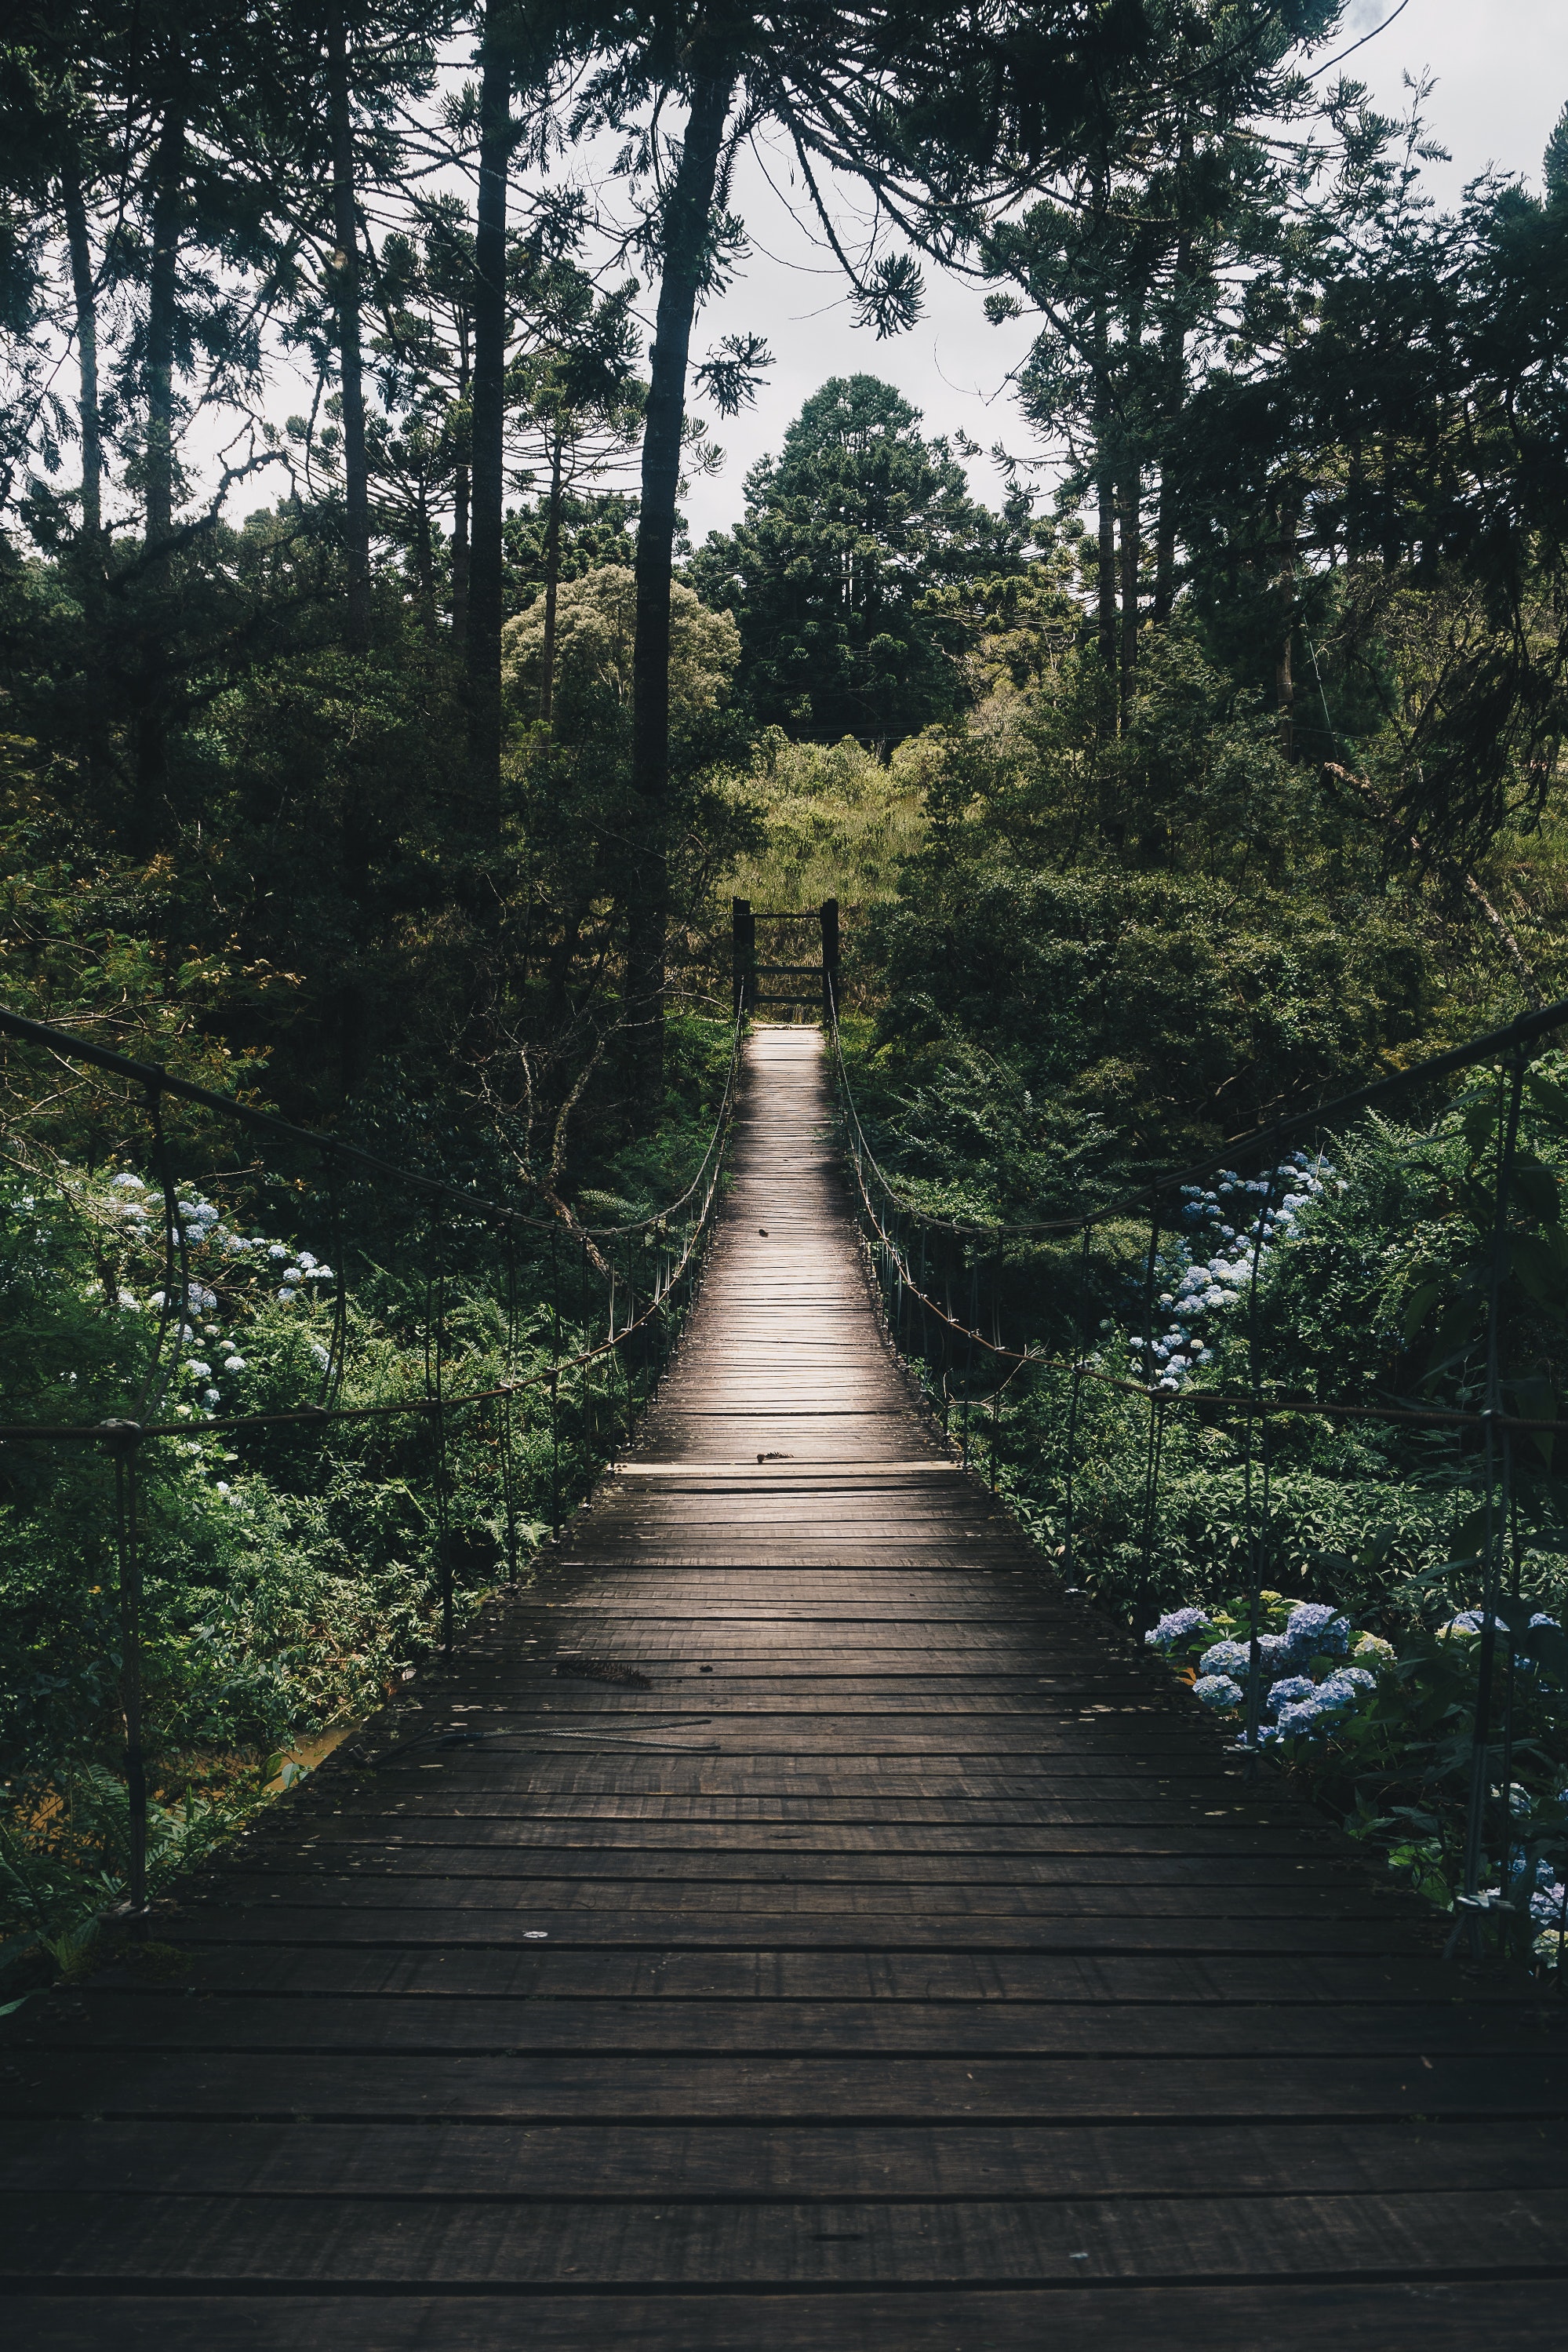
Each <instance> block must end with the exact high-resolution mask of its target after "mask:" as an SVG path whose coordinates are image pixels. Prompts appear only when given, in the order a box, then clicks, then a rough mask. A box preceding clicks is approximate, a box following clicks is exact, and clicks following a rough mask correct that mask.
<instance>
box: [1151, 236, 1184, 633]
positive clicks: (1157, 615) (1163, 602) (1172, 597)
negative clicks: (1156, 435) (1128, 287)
mask: <svg viewBox="0 0 1568 2352" xmlns="http://www.w3.org/2000/svg"><path fill="white" fill-rule="evenodd" d="M1191 268H1192V237H1191V236H1190V234H1189V232H1188V231H1187V230H1186V229H1183V231H1182V233H1181V236H1179V237H1178V238H1177V240H1176V269H1175V272H1174V276H1173V281H1172V288H1171V311H1170V316H1169V318H1168V319H1167V320H1166V331H1165V334H1164V336H1163V338H1162V341H1163V343H1164V351H1163V352H1162V354H1161V368H1160V373H1161V375H1162V377H1163V379H1164V384H1165V412H1166V413H1165V418H1164V422H1165V425H1166V436H1167V440H1168V436H1169V432H1170V428H1171V427H1172V425H1175V424H1176V420H1177V418H1178V417H1179V416H1180V415H1181V413H1182V409H1183V407H1184V406H1185V405H1186V324H1187V322H1186V312H1185V310H1184V309H1183V295H1184V289H1185V288H1186V281H1187V277H1188V273H1189V272H1190V270H1191ZM1175 603H1176V497H1175V493H1174V492H1173V490H1172V488H1171V482H1170V475H1169V471H1168V469H1167V467H1166V460H1165V456H1164V454H1163V453H1162V455H1161V458H1160V504H1159V513H1158V518H1157V520H1156V521H1155V601H1154V621H1155V627H1156V628H1158V629H1163V628H1164V626H1165V625H1166V622H1167V621H1168V620H1169V619H1170V616H1171V610H1172V607H1173V606H1174V604H1175Z"/></svg>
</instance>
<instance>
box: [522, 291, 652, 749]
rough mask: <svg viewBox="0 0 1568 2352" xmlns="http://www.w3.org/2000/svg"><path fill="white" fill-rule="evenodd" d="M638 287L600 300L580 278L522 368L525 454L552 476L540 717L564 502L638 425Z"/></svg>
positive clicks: (544, 710) (627, 444)
mask: <svg viewBox="0 0 1568 2352" xmlns="http://www.w3.org/2000/svg"><path fill="white" fill-rule="evenodd" d="M636 291H637V281H636V279H635V278H632V279H629V280H628V281H627V283H626V284H625V285H624V286H622V287H620V288H618V289H615V290H614V291H613V292H612V293H611V294H608V295H605V296H602V297H600V298H598V299H595V297H594V293H593V289H592V286H591V281H590V280H589V279H588V278H586V277H584V278H582V279H581V283H580V299H579V300H578V301H577V302H576V303H574V304H570V305H569V304H568V303H561V304H559V305H558V308H557V314H556V316H555V317H554V318H552V320H551V333H550V336H549V340H548V341H545V342H543V343H542V344H541V346H540V348H538V350H537V351H535V352H531V353H530V354H529V355H528V358H527V359H526V360H525V361H524V362H523V363H522V365H521V366H520V367H519V368H518V370H517V372H516V376H517V382H516V391H515V395H514V396H515V402H516V408H517V415H518V418H519V422H520V424H521V426H522V435H521V437H522V443H523V454H524V455H525V456H528V455H536V456H537V459H538V462H539V464H540V466H541V467H542V470H543V473H544V477H545V482H546V488H545V490H544V493H543V497H542V499H541V505H542V508H543V511H544V523H545V529H544V546H543V557H544V563H543V572H544V579H543V587H544V599H543V615H542V619H543V627H544V639H543V646H542V650H541V655H540V667H539V717H540V718H541V719H549V716H550V711H551V708H552V705H553V701H554V694H555V615H556V598H557V594H558V592H559V583H560V576H561V533H562V529H563V525H564V523H565V520H566V515H567V509H568V505H569V502H570V501H573V500H578V501H580V497H581V492H582V490H583V488H585V487H587V486H589V485H591V484H594V483H597V482H600V481H601V480H602V479H603V478H604V476H605V474H606V473H607V472H609V471H610V470H611V469H612V467H614V466H615V465H616V464H617V463H618V462H623V461H624V458H625V457H626V454H627V452H628V451H629V450H631V449H632V448H634V447H635V446H636V444H637V438H638V435H639V432H640V430H641V427H642V422H643V389H642V386H641V385H639V384H637V383H635V382H634V379H633V377H632V353H633V350H634V347H635V332H636V331H635V329H634V327H633V325H632V319H631V315H630V311H631V304H632V299H633V298H634V296H635V294H636ZM526 478H528V479H531V478H532V476H531V475H530V476H528V477H526Z"/></svg>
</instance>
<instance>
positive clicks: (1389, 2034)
mask: <svg viewBox="0 0 1568 2352" xmlns="http://www.w3.org/2000/svg"><path fill="white" fill-rule="evenodd" d="M1549 2017H1550V2012H1547V2013H1546V2016H1545V2018H1544V2019H1543V2014H1542V2011H1539V2010H1534V2009H1527V2008H1525V2007H1524V2006H1523V2005H1522V2004H1520V2005H1518V2006H1511V2007H1499V2006H1497V2005H1495V2004H1494V2005H1491V2006H1485V2005H1471V2004H1468V2003H1465V2002H1460V2001H1454V2002H1449V2003H1434V2002H1426V2003H1423V2002H1419V2001H1416V2000H1406V2002H1404V2003H1403V2004H1402V2005H1401V2006H1400V2008H1399V2009H1398V2010H1397V2011H1396V2012H1395V2013H1394V2014H1393V2015H1392V2016H1390V2014H1389V2011H1388V2010H1387V2008H1386V2006H1385V2005H1380V2004H1377V2003H1374V2002H1341V2003H1336V2004H1333V2005H1332V2006H1331V2005H1330V2004H1328V2003H1326V2002H1318V2003H1315V2004H1313V2003H1308V2004H1295V2003H1289V2004H1286V2003H1281V2002H1279V2001H1277V2000H1275V2001H1262V2000H1260V2001H1256V2002H1253V2003H1252V2004H1250V2005H1249V2007H1247V2008H1246V2009H1237V2008H1236V2007H1234V2006H1233V2005H1232V2004H1231V2003H1230V2002H1229V2001H1227V2000H1209V2001H1208V2002H1207V2003H1201V2004H1200V2003H1198V2002H1197V2001H1192V2002H1186V2003H1177V2002H1176V2001H1172V2000H1167V2001H1164V2002H1159V2003H1154V2004H1149V2005H1144V2004H1140V2003H1136V2002H1133V2001H1121V2002H1113V2001H1111V2000H1081V2001H1063V2002H1054V2003H1052V2002H1046V2001H1024V2000H1017V1999H1014V2000H1006V2001H1001V2000H993V2001H986V2000H971V2001H963V2000H952V1999H949V2000H944V2001H940V2002H934V2001H929V2000H916V1999H905V2000H890V1999H888V1998H886V1997H884V1996H880V1995H879V1996H874V1997H871V1998H867V1999H862V2000H855V1999H853V1998H852V1997H851V1996H849V1995H839V1996H837V1997H834V1998H830V1999H818V2000H810V1999H802V1998H799V1997H797V1998H793V1999H789V1998H775V1999H772V2000H761V1999H758V1998H757V1997H756V1996H755V1995H753V1996H752V1997H750V1998H747V1999H738V2000H737V1999H735V1998H729V1999H718V2000H716V1999H713V1998H711V1997H710V1998H706V1999H705V1998H703V1997H702V1996H701V1995H693V1996H689V1997H687V1998H686V1999H685V2000H671V1999H670V1998H669V1997H668V1995H667V1994H666V1995H664V1996H662V1997H660V1998H657V1999H648V1998H641V1999H638V1998H635V1997H633V1998H632V1999H626V1998H617V1997H615V1996H614V1995H601V1996H600V1997H598V1998H596V1999H592V2000H586V1999H584V1998H582V1997H581V1996H576V1997H574V1996H573V1995H572V1994H570V1993H569V1992H567V1991H565V1990H560V1991H558V1992H554V1993H551V1994H549V1995H546V1994H545V1993H544V1992H543V1991H542V1990H540V1991H536V1992H535V1993H534V1994H533V1996H532V1997H531V1998H528V1999H526V2000H518V1999H517V1998H515V1997H514V1998H507V1997H504V1996H501V1997H497V1996H492V1997H490V1998H488V1999H486V1997H484V1996H482V1995H481V1996H476V1997H474V1998H471V1999H468V2000H454V1999H452V1998H451V1997H450V1995H447V1996H440V1995H435V1994H429V1995H425V1996H424V1997H423V1998H421V1997H419V1996H417V1995H413V1994H411V1993H409V1992H406V1991H399V1992H398V1993H395V1994H383V1995H381V1996H379V1997H377V1996H361V1997H359V1998H357V1999H345V1998H341V1997H339V1998H336V1999H334V1998H331V1997H321V1998H318V1999H315V2000H310V2001H308V2002H302V2001H298V2000H283V1999H272V2000H267V1999H260V2000H257V1999H245V1998H235V1997H229V1998H224V1997H221V1996H216V1995H214V1994H213V1993H212V1992H211V1991H208V1992H207V1994H206V1996H205V1998H204V1999H202V2000H188V1999H182V1998H165V1999H162V2000H149V1999H147V1998H145V1997H143V1996H141V1995H138V1994H136V1993H135V1992H132V1991H129V1990H128V1991H123V1992H118V1993H117V1992H114V1991H108V1990H106V1991H99V1990H95V1991H93V1992H91V1993H89V1994H88V1995H86V1996H84V1998H83V2000H82V2001H81V2003H80V2004H79V2006H78V2005H73V2006H71V2007H68V2008H67V2007H64V2006H63V2005H56V2007H55V2008H54V2009H53V2010H51V2011H42V2012H40V2013H39V2014H38V2015H37V2016H36V2017H35V2018H34V2020H33V2021H32V2028H33V2030H32V2032H31V2034H30V2035H29V2037H28V2044H27V2046H29V2047H30V2048H32V2049H33V2050H35V2051H38V2052H43V2051H47V2050H49V2049H57V2050H61V2051H64V2052H70V2051H73V2050H76V2051H88V2050H91V2051H119V2052H121V2053H130V2054H131V2055H133V2056H137V2057H141V2056H145V2055H147V2054H149V2053H153V2052H172V2051H180V2052H192V2051H225V2052H256V2051H281V2050H287V2051H292V2052H305V2051H315V2050H329V2051H336V2052H340V2053H355V2054H357V2055H361V2056H371V2055H375V2056H379V2055H383V2054H388V2053H400V2052H401V2053H421V2054H423V2055H439V2054H440V2053H443V2052H446V2051H452V2052H461V2053H466V2054H468V2055H469V2056H487V2057H521V2056H526V2055H528V2054H530V2053H535V2052H540V2051H563V2050H566V2051H570V2050H577V2049H592V2050H593V2051H595V2052H596V2053H598V2054H599V2055H600V2056H601V2057H603V2056H607V2055H610V2054H611V2053H614V2052H618V2051H623V2052H629V2053H645V2052H660V2053H664V2052H676V2051H679V2052H689V2053H697V2054H699V2055H700V2054H702V2053H716V2052H721V2051H732V2050H740V2051H747V2052H749V2053H753V2054H757V2053H768V2054H769V2055H773V2056H778V2055H780V2054H790V2055H814V2054H819V2053H824V2052H839V2053H845V2054H848V2055H852V2056H860V2057H870V2056H873V2055H888V2054H892V2053H898V2054H904V2055H907V2054H914V2055H925V2056H928V2057H941V2056H946V2057H960V2056H963V2057H983V2058H1013V2057H1017V2058H1032V2057H1040V2056H1046V2055H1050V2056H1058V2055H1071V2056H1074V2057H1086V2056H1087V2057H1092V2056H1103V2057H1106V2058H1108V2059H1112V2060H1114V2061H1116V2062H1117V2063H1121V2062H1123V2061H1125V2060H1127V2059H1130V2058H1134V2057H1136V2058H1145V2057H1158V2058H1160V2059H1172V2060H1174V2059H1181V2058H1190V2057H1195V2056H1201V2057H1215V2056H1222V2057H1224V2058H1225V2059H1226V2060H1227V2061H1228V2063H1242V2062H1244V2061H1247V2060H1249V2059H1250V2058H1252V2057H1255V2056H1257V2055H1260V2054H1262V2055H1273V2056H1284V2055H1287V2054H1290V2055H1293V2056H1301V2055H1306V2056H1312V2057H1317V2058H1322V2059H1323V2060H1325V2061H1336V2060H1340V2059H1349V2058H1356V2057H1361V2056H1366V2055H1376V2056H1382V2057H1392V2056H1395V2055H1398V2056H1400V2057H1415V2058H1417V2059H1421V2058H1426V2057H1437V2056H1442V2055H1448V2056H1454V2055H1463V2056H1478V2055H1483V2054H1485V2053H1488V2052H1496V2053H1506V2054H1509V2055H1515V2056H1518V2055H1522V2056H1525V2057H1528V2058H1529V2059H1530V2061H1531V2063H1532V2064H1533V2065H1535V2066H1537V2067H1539V2068H1541V2069H1542V2072H1543V2074H1551V2076H1552V2081H1553V2095H1554V2096H1556V2097H1557V2098H1558V2099H1560V2100H1561V2102H1562V2105H1563V2109H1564V2112H1568V2063H1565V2062H1568V2050H1565V2048H1564V2039H1565V2037H1564V2035H1563V2032H1562V2031H1561V2030H1559V2031H1558V2032H1555V2033H1554V2032H1552V2030H1551V2026H1550V2023H1549V2022H1548V2021H1547V2020H1548V2019H1549Z"/></svg>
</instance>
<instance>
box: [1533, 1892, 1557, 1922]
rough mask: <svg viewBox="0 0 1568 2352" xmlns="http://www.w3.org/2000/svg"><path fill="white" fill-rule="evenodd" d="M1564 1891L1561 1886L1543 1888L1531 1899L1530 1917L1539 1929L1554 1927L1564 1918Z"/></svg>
mask: <svg viewBox="0 0 1568 2352" xmlns="http://www.w3.org/2000/svg"><path fill="white" fill-rule="evenodd" d="M1530 1916H1531V1919H1532V1920H1533V1921H1534V1922H1535V1925H1536V1926H1537V1927H1555V1926H1556V1924H1557V1922H1558V1920H1559V1919H1561V1917H1562V1916H1563V1887H1562V1885H1560V1884H1558V1885H1551V1886H1542V1887H1541V1888H1540V1889H1539V1890H1538V1891H1537V1892H1536V1893H1535V1894H1534V1895H1531V1898H1530Z"/></svg>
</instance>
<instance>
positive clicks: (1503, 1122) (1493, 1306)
mask: <svg viewBox="0 0 1568 2352" xmlns="http://www.w3.org/2000/svg"><path fill="white" fill-rule="evenodd" d="M1499 1076H1501V1073H1499ZM1523 1090H1524V1056H1523V1055H1522V1054H1520V1055H1516V1056H1515V1058H1514V1065H1513V1072H1512V1076H1511V1081H1510V1084H1509V1089H1508V1097H1507V1107H1506V1109H1505V1108H1504V1106H1503V1104H1502V1102H1501V1101H1500V1102H1499V1105H1498V1109H1499V1113H1500V1116H1499V1119H1498V1154H1497V1193H1496V1199H1495V1205H1494V1207H1493V1212H1492V1251H1491V1277H1490V1286H1489V1290H1488V1297H1487V1385H1486V1405H1485V1408H1484V1411H1485V1413H1486V1570H1485V1575H1484V1578H1483V1581H1482V1591H1481V1640H1480V1656H1479V1660H1478V1661H1477V1665H1476V1719H1475V1730H1474V1732H1473V1734H1472V1738H1471V1747H1470V1798H1469V1813H1468V1816H1467V1819H1466V1822H1465V1892H1464V1904H1465V1909H1466V1912H1467V1915H1468V1918H1469V1946H1470V1950H1471V1954H1472V1956H1473V1957H1474V1958H1478V1959H1479V1958H1480V1955H1481V1940H1480V1919H1479V1894H1480V1880H1481V1871H1482V1868H1483V1866H1484V1864H1485V1861H1486V1812H1487V1787H1488V1781H1489V1770H1488V1762H1487V1759H1488V1757H1489V1755H1490V1741H1491V1686H1492V1675H1493V1672H1494V1669H1495V1665H1496V1660H1497V1604H1498V1601H1499V1599H1500V1586H1501V1581H1502V1578H1501V1559H1502V1552H1503V1549H1504V1547H1503V1544H1502V1542H1501V1540H1500V1528H1499V1520H1500V1513H1499V1510H1498V1459H1497V1454H1498V1446H1497V1415H1498V1413H1499V1412H1500V1411H1501V1407H1502V1333H1501V1323H1502V1283H1503V1266H1504V1260H1505V1258H1506V1255H1507V1252H1508V1212H1509V1187H1510V1183H1511V1179H1512V1175H1513V1159H1514V1151H1515V1149H1516V1147H1517V1145H1518V1142H1519V1110H1520V1101H1521V1096H1522V1094H1523ZM1505 1802H1506V1799H1505Z"/></svg>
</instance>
